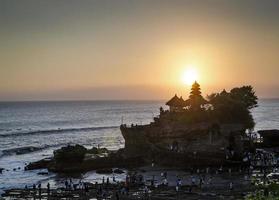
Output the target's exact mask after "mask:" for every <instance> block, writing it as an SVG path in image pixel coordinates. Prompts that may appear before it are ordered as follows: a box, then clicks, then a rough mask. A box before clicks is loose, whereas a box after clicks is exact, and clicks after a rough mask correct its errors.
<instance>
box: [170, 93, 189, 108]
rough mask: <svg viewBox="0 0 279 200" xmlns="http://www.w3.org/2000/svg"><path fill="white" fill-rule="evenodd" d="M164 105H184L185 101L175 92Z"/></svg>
mask: <svg viewBox="0 0 279 200" xmlns="http://www.w3.org/2000/svg"><path fill="white" fill-rule="evenodd" d="M166 105H168V106H173V107H185V106H186V103H185V101H184V100H183V98H182V97H180V98H179V97H178V96H177V95H176V94H175V95H174V97H172V98H171V99H170V100H169V101H168V102H167V103H166Z"/></svg>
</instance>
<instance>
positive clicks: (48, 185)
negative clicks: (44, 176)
mask: <svg viewBox="0 0 279 200" xmlns="http://www.w3.org/2000/svg"><path fill="white" fill-rule="evenodd" d="M49 193H50V184H49V183H47V194H49Z"/></svg>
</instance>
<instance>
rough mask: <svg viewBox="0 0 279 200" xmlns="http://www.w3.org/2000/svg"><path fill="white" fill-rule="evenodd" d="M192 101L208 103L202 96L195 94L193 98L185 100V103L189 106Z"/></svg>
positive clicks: (202, 103)
mask: <svg viewBox="0 0 279 200" xmlns="http://www.w3.org/2000/svg"><path fill="white" fill-rule="evenodd" d="M192 101H195V102H196V103H198V104H201V105H204V104H207V103H208V101H206V100H205V99H204V98H203V97H202V96H195V97H194V99H187V100H185V104H186V105H187V106H190V105H191V103H192Z"/></svg>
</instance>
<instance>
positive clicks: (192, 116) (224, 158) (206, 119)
mask: <svg viewBox="0 0 279 200" xmlns="http://www.w3.org/2000/svg"><path fill="white" fill-rule="evenodd" d="M229 95H230V93H227V94H224V93H220V94H218V95H215V96H213V97H211V100H209V101H207V100H205V99H204V98H203V96H202V94H201V89H200V85H199V84H198V83H197V82H195V83H194V84H193V85H192V89H191V92H190V95H189V98H188V99H187V100H184V99H183V98H182V97H178V96H177V95H174V97H173V98H171V99H170V100H169V101H168V102H166V105H167V106H169V110H163V108H160V115H159V116H158V117H155V118H154V122H151V123H150V124H147V125H133V126H131V127H129V126H127V125H125V124H123V125H121V127H120V128H121V132H122V135H123V137H124V139H125V151H127V153H132V154H134V155H135V154H138V155H144V156H145V157H146V158H148V157H149V158H150V159H154V160H158V162H161V163H163V164H164V161H165V162H167V163H170V162H173V164H174V163H176V165H180V164H182V165H184V164H186V163H187V161H189V160H191V162H192V163H193V162H194V163H195V165H203V164H206V165H210V164H211V165H217V164H218V165H220V164H225V163H226V162H241V161H242V159H243V156H244V155H245V152H246V151H247V148H248V146H249V145H247V143H249V138H248V137H247V135H246V133H245V131H246V130H247V129H248V127H249V126H248V123H247V121H248V120H247V119H239V118H236V117H235V116H237V115H241V112H244V111H242V110H241V109H240V108H239V111H238V110H237V109H238V107H237V105H238V104H237V103H235V104H234V103H233V102H234V101H232V100H231V99H232V97H233V95H232V94H231V95H230V96H229ZM231 110H233V111H231ZM233 112H236V113H235V114H234V113H233ZM228 113H229V114H230V113H232V115H233V116H231V115H228ZM247 116H248V115H247ZM170 158H171V159H173V160H172V161H170Z"/></svg>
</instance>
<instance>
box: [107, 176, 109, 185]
mask: <svg viewBox="0 0 279 200" xmlns="http://www.w3.org/2000/svg"><path fill="white" fill-rule="evenodd" d="M108 184H109V177H107V185H108Z"/></svg>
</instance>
